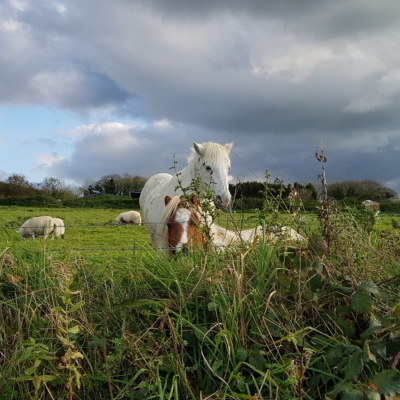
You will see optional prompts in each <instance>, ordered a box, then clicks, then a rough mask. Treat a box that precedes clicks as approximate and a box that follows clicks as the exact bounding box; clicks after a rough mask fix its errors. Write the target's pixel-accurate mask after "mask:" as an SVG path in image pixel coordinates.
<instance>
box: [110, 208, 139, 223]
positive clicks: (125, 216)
mask: <svg viewBox="0 0 400 400" xmlns="http://www.w3.org/2000/svg"><path fill="white" fill-rule="evenodd" d="M141 223H142V218H141V216H140V214H139V213H138V212H137V211H126V212H123V213H121V214H119V215H118V217H117V218H115V221H114V225H125V224H134V225H140V224H141Z"/></svg>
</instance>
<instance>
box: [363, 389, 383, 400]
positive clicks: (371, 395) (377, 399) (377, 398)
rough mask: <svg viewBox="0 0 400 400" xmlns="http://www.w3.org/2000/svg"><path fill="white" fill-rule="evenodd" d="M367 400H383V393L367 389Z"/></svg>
mask: <svg viewBox="0 0 400 400" xmlns="http://www.w3.org/2000/svg"><path fill="white" fill-rule="evenodd" d="M366 395H367V400H381V395H380V394H379V393H378V392H374V391H373V390H369V389H368V390H366Z"/></svg>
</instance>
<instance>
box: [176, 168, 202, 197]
mask: <svg viewBox="0 0 400 400" xmlns="http://www.w3.org/2000/svg"><path fill="white" fill-rule="evenodd" d="M198 176H199V169H198V168H197V167H196V165H195V163H194V161H191V162H190V163H189V164H188V165H187V166H186V167H185V168H183V169H181V170H180V171H179V172H177V176H176V177H175V179H177V181H178V182H180V185H181V186H182V188H183V189H186V188H188V187H190V186H192V184H193V180H195V179H196V178H198ZM202 186H203V185H200V188H199V189H200V192H201V193H200V194H203V188H202Z"/></svg>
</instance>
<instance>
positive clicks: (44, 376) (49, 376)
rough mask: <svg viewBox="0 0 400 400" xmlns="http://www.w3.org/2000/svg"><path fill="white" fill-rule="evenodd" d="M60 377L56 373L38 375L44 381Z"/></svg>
mask: <svg viewBox="0 0 400 400" xmlns="http://www.w3.org/2000/svg"><path fill="white" fill-rule="evenodd" d="M57 378H58V377H57V376H56V375H40V376H38V379H39V380H41V381H42V382H50V381H54V379H57Z"/></svg>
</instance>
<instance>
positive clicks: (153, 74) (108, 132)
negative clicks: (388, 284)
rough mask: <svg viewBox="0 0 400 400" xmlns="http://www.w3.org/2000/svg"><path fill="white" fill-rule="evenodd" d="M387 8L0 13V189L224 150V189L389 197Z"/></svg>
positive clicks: (391, 51)
mask: <svg viewBox="0 0 400 400" xmlns="http://www.w3.org/2000/svg"><path fill="white" fill-rule="evenodd" d="M399 21H400V7H399V3H398V0H385V1H384V2H383V1H381V0H335V1H321V0H303V1H295V0H279V1H275V0H273V1H272V0H246V1H243V0H202V1H198V0H184V1H182V0H114V1H107V0H68V1H67V0H65V1H63V0H59V1H57V0H3V1H2V2H1V3H0V48H1V51H0V180H3V179H6V178H7V176H9V174H12V173H18V174H23V175H25V177H26V178H27V179H28V180H29V181H31V182H40V181H42V180H43V178H44V177H57V178H60V179H63V180H65V181H66V182H67V183H72V184H77V185H79V184H81V183H83V182H85V181H87V180H96V179H99V178H100V177H102V176H104V175H109V174H113V173H117V174H124V173H129V174H134V175H140V176H144V177H148V176H151V175H153V174H154V173H157V172H168V171H169V169H170V167H172V165H173V163H174V156H175V161H177V162H178V167H179V169H180V167H182V168H183V167H184V166H185V165H186V158H187V156H188V155H189V152H190V149H191V147H192V143H193V142H194V141H196V142H199V143H202V142H205V141H215V142H219V143H227V142H231V141H234V147H233V153H232V157H231V160H232V171H231V172H232V175H233V176H234V179H235V180H242V181H245V180H263V179H264V174H265V171H266V170H268V171H269V173H270V174H271V176H272V179H273V178H276V177H279V178H282V179H283V180H284V182H285V183H290V182H300V183H308V182H312V183H317V182H318V178H317V177H318V174H319V173H320V172H321V164H320V163H318V161H317V160H316V159H315V157H314V154H315V151H316V149H317V148H318V147H319V146H321V145H322V146H323V147H324V149H325V154H326V156H327V158H328V162H327V164H326V176H327V180H328V183H332V182H338V181H342V180H363V179H373V180H376V181H378V182H380V183H381V184H383V185H385V186H387V187H389V188H391V189H393V190H395V191H396V192H398V193H400V112H399V111H400V110H399V105H400V24H399Z"/></svg>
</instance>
